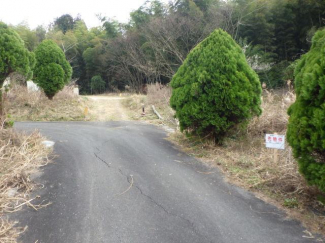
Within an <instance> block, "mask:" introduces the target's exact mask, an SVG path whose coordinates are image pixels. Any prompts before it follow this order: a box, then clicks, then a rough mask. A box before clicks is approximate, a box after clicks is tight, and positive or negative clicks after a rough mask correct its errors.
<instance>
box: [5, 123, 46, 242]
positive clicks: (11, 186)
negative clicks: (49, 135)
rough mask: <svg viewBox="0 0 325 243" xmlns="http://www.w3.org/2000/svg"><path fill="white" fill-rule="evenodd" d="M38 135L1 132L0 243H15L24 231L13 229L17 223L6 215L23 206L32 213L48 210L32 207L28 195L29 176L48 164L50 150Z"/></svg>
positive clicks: (37, 206) (39, 206) (30, 188)
mask: <svg viewBox="0 0 325 243" xmlns="http://www.w3.org/2000/svg"><path fill="white" fill-rule="evenodd" d="M42 141H44V138H43V137H42V136H41V135H40V134H39V133H38V132H34V133H32V134H29V135H27V134H22V133H18V132H16V131H14V130H13V129H0V242H1V243H2V242H3V243H4V242H8V243H9V242H16V239H17V237H18V236H19V235H20V234H21V233H22V232H24V231H25V230H26V228H17V227H14V226H15V225H16V224H17V222H11V221H9V220H8V213H12V212H16V211H18V210H20V209H21V208H22V207H23V206H24V205H27V206H30V207H32V208H33V209H35V210H38V209H39V208H41V207H44V206H47V205H46V204H42V205H34V204H32V201H33V200H35V199H36V198H32V199H31V198H29V193H30V192H31V191H32V190H33V189H34V187H35V184H33V183H32V181H31V180H30V177H29V176H30V175H31V174H32V173H35V172H37V170H38V168H39V167H40V166H43V165H45V164H47V163H48V162H49V160H48V155H49V154H50V152H51V151H50V150H49V149H48V148H46V147H45V146H44V145H43V144H42Z"/></svg>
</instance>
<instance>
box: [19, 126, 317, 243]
mask: <svg viewBox="0 0 325 243" xmlns="http://www.w3.org/2000/svg"><path fill="white" fill-rule="evenodd" d="M15 127H16V128H18V129H21V130H25V131H31V130H34V129H39V130H40V131H41V132H42V134H44V135H45V136H47V138H48V139H50V140H53V141H55V142H56V144H55V149H54V150H55V152H56V153H57V154H58V155H59V157H58V158H56V159H55V160H54V162H53V163H52V164H49V165H47V166H45V167H44V168H43V173H42V175H40V176H39V177H38V178H37V181H38V182H39V183H42V184H44V188H43V189H40V190H39V191H37V192H36V193H37V195H40V196H41V199H40V200H41V201H43V200H45V201H51V202H52V203H53V204H52V205H50V206H48V207H46V208H43V209H41V210H39V211H34V210H32V209H29V208H26V209H24V210H23V211H21V212H19V213H18V215H17V216H16V217H17V219H19V221H20V224H21V225H22V226H23V225H28V227H29V228H28V230H27V232H26V233H25V234H23V236H22V238H21V241H22V242H27V243H35V242H38V243H51V242H53V243H75V242H87V243H88V242H91V243H97V242H112V243H115V242H116V243H118V242H127V243H129V242H130V243H149V242H150V243H156V242H157V243H158V242H177V243H181V242H184V243H205V242H216V243H237V242H241V243H255V242H256V243H264V242H265V243H271V242H277V243H289V242H292V243H300V242H316V240H315V239H307V238H304V237H303V235H304V233H303V231H304V228H302V227H301V226H300V224H299V223H297V222H296V221H291V220H288V219H286V218H285V215H284V213H283V212H281V211H279V210H277V209H276V208H275V207H273V206H271V205H268V204H266V203H264V202H263V201H261V200H259V199H257V198H255V197H254V196H253V195H252V194H251V193H248V192H247V191H245V190H242V189H240V188H238V187H236V186H233V185H230V184H228V183H227V182H225V181H224V179H223V177H222V175H221V174H220V173H219V172H218V171H217V170H216V169H212V168H209V167H207V166H205V165H203V164H202V163H200V162H199V161H197V160H195V159H194V158H192V157H190V156H188V155H186V154H185V153H183V152H181V151H180V150H179V149H177V148H176V147H175V146H174V145H173V144H171V143H170V142H168V141H167V140H166V139H165V138H166V133H165V132H164V131H163V130H162V129H159V128H157V127H154V126H150V125H145V124H141V123H135V122H107V123H83V122H80V123H75V122H73V123H65V122H57V123H54V122H52V123H16V125H15ZM202 172H214V173H212V174H210V173H208V174H204V173H202Z"/></svg>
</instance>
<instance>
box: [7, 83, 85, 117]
mask: <svg viewBox="0 0 325 243" xmlns="http://www.w3.org/2000/svg"><path fill="white" fill-rule="evenodd" d="M88 103H89V102H88V99H87V98H84V97H79V96H77V95H75V94H74V93H73V90H72V89H71V88H69V87H65V88H64V89H63V90H62V91H60V92H59V93H58V94H57V95H56V96H54V98H53V100H49V99H48V98H47V97H46V95H45V94H44V93H43V92H41V91H37V92H35V91H33V92H28V90H27V87H26V86H23V85H13V86H12V87H11V88H10V89H9V91H8V92H7V93H6V95H5V100H4V104H5V111H6V118H7V121H85V120H88V119H89V117H87V116H85V113H84V110H85V108H86V107H88Z"/></svg>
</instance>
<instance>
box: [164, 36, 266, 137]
mask: <svg viewBox="0 0 325 243" xmlns="http://www.w3.org/2000/svg"><path fill="white" fill-rule="evenodd" d="M171 87H172V88H173V93H172V97H171V99H170V104H171V106H172V107H173V109H175V110H176V117H177V118H178V119H179V122H180V127H181V130H184V129H188V130H189V131H190V132H191V133H194V134H198V135H208V134H211V135H213V136H214V138H215V139H216V141H219V142H220V141H222V139H223V138H224V137H225V136H226V135H227V132H228V131H229V130H231V129H232V128H234V127H235V126H236V125H238V124H244V122H245V121H247V120H248V119H249V118H251V117H252V116H253V115H260V114H261V108H260V104H261V84H260V82H259V79H258V76H257V74H256V73H255V72H254V71H253V70H252V68H251V67H250V66H249V65H248V64H247V62H246V58H245V55H244V53H243V51H242V49H241V48H240V47H239V45H237V43H236V42H235V41H234V40H233V39H232V38H231V36H230V35H229V34H227V33H226V32H224V31H223V30H216V31H214V32H213V33H212V34H211V35H210V36H209V37H208V38H206V39H205V40H203V41H202V42H201V43H200V44H199V45H197V46H196V47H195V48H194V49H193V50H192V51H191V52H190V54H189V55H188V56H187V58H186V60H185V61H184V63H183V65H182V66H181V67H180V68H179V69H178V71H177V73H176V74H175V75H174V77H173V79H172V81H171Z"/></svg>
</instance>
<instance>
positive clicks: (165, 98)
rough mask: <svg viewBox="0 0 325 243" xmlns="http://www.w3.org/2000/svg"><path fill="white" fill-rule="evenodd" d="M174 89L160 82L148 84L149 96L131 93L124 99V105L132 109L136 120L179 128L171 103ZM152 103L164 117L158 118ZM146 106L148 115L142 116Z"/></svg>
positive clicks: (132, 116) (132, 114) (132, 115)
mask: <svg viewBox="0 0 325 243" xmlns="http://www.w3.org/2000/svg"><path fill="white" fill-rule="evenodd" d="M171 94H172V90H171V88H170V87H169V86H166V85H162V84H160V83H155V84H148V85H147V96H144V95H131V96H129V97H127V98H126V99H125V100H124V101H123V105H124V106H125V107H126V108H128V109H129V110H130V114H131V115H130V117H131V118H133V119H134V120H145V121H149V122H150V123H153V124H159V125H167V126H169V127H172V128H173V129H175V128H177V126H178V123H177V120H176V119H175V118H174V115H175V112H174V110H173V109H172V108H171V107H170V105H169V99H170V96H171ZM152 105H154V106H155V108H156V110H157V111H158V112H159V114H160V115H161V116H162V117H163V120H157V115H156V114H154V112H153V110H152ZM143 106H144V107H145V111H146V115H145V116H141V113H142V107H143Z"/></svg>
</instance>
